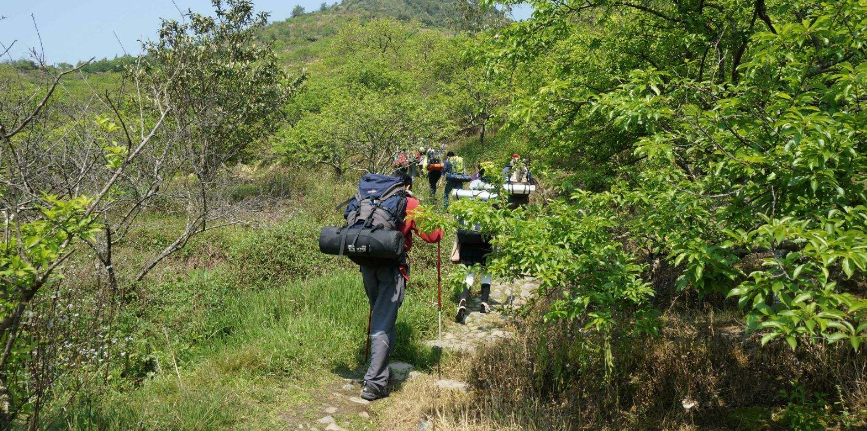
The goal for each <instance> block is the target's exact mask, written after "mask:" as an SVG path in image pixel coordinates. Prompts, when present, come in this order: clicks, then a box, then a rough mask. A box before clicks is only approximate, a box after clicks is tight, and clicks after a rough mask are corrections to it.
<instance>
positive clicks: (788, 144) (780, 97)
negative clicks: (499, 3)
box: [488, 0, 867, 349]
mask: <svg viewBox="0 0 867 431" xmlns="http://www.w3.org/2000/svg"><path fill="white" fill-rule="evenodd" d="M532 3H533V5H534V7H535V8H536V11H535V13H534V16H533V19H531V20H529V21H527V22H523V23H519V24H516V25H514V26H511V27H509V28H507V29H505V30H503V31H502V32H501V33H499V34H498V35H497V36H496V37H494V38H493V39H492V41H491V45H490V47H491V48H490V50H489V51H488V52H489V57H488V58H489V60H488V66H489V67H490V68H491V69H492V71H494V72H495V73H498V75H499V76H500V77H501V79H502V80H504V81H505V82H509V83H510V84H511V85H512V87H513V88H516V95H515V101H514V102H513V103H512V104H511V105H510V106H509V109H508V111H509V114H508V115H509V117H510V121H511V124H512V125H513V126H514V127H520V128H522V129H524V130H525V131H527V132H529V133H530V136H531V139H536V140H538V142H539V144H540V145H539V154H540V155H543V156H544V157H545V159H546V160H547V161H548V162H549V163H550V164H552V165H553V166H555V167H558V168H560V169H561V170H563V171H566V172H569V173H570V179H569V180H567V182H566V183H565V184H564V191H567V192H569V193H570V194H571V195H572V198H571V199H566V200H564V201H563V202H562V203H560V204H557V205H552V208H557V207H558V206H559V205H568V206H570V207H571V208H572V211H573V214H575V217H578V220H580V221H581V223H582V224H583V223H589V224H590V225H591V226H595V227H605V228H604V231H605V232H607V236H606V237H607V238H609V239H610V238H625V239H627V240H626V245H627V253H628V255H631V256H632V257H631V258H628V259H627V260H631V261H640V260H642V259H645V258H646V257H648V256H649V257H650V259H654V258H663V259H666V260H668V261H669V262H670V263H671V264H672V265H673V266H676V267H678V268H681V269H682V271H683V272H682V274H681V276H680V279H679V287H680V288H681V289H685V288H691V289H696V290H697V291H699V292H700V293H701V294H703V295H714V294H722V295H727V296H729V297H736V298H737V299H738V300H739V303H740V305H741V307H742V308H744V310H745V312H746V313H747V323H748V327H749V329H750V330H754V331H759V330H760V331H762V332H763V333H765V334H766V335H765V338H764V339H763V341H765V342H767V341H769V340H771V339H773V338H775V337H781V338H784V339H785V340H786V341H787V342H788V343H789V344H790V345H791V347H792V348H795V347H796V345H797V343H798V342H799V341H806V342H811V341H816V340H818V339H825V340H827V341H831V342H834V341H840V340H846V341H847V342H848V343H850V344H851V346H852V347H853V348H855V349H858V348H859V347H860V345H861V344H862V343H863V342H864V340H865V339H867V301H865V300H864V299H863V294H864V292H863V286H864V285H863V283H864V270H865V266H867V247H865V246H864V243H865V239H867V238H865V222H867V207H865V203H867V202H865V199H867V196H865V184H864V172H865V163H867V159H865V156H864V152H865V135H864V124H865V120H867V118H865V113H864V107H865V105H864V104H865V98H864V91H865V90H867V87H865V84H867V81H865V78H864V77H865V76H867V75H865V70H867V69H865V64H867V63H865V62H864V60H865V58H864V56H865V54H864V46H863V40H862V39H863V36H862V35H863V34H864V32H865V30H867V27H865V25H867V9H865V5H864V4H863V2H858V1H839V2H789V1H785V2H783V1H780V2H776V1H768V2H767V3H766V2H765V1H761V0H760V1H749V2H748V1H724V2H715V3H714V4H710V3H707V4H706V3H705V2H683V3H677V4H669V3H665V2H655V1H642V2H635V3H628V4H627V3H621V2H608V1H591V2H585V1H566V2H549V1H535V2H532ZM513 68H514V69H515V70H517V71H518V72H517V73H515V72H513ZM576 188H579V189H580V188H584V189H589V190H593V191H600V190H604V191H605V192H604V193H602V194H601V195H599V196H597V197H594V198H592V199H591V202H595V201H597V200H598V199H603V200H604V202H601V203H600V204H596V205H593V204H591V203H590V202H588V200H587V196H588V195H586V194H584V193H578V194H574V193H572V192H570V190H574V189H576ZM566 212H567V213H568V212H569V211H566ZM597 217H598V218H599V219H596V218H597ZM513 232H522V230H521V229H514V230H513ZM567 232H568V230H567V229H563V230H562V231H561V233H560V235H561V236H562V237H565V238H568V237H569V236H568V234H567ZM522 235H523V234H522ZM522 240H523V241H525V243H526V241H530V242H531V243H532V242H533V237H532V236H529V237H526V236H523V237H522ZM508 241H509V240H508V239H504V240H503V243H504V244H506V243H508ZM608 244H609V243H608V241H604V240H603V241H597V242H596V244H595V245H592V246H591V250H583V251H582V254H588V253H589V254H591V255H594V254H597V253H601V254H600V256H601V255H604V253H605V252H604V250H605V249H606V248H607V247H609V245H608ZM513 258H525V259H527V262H526V264H525V265H524V266H526V267H528V268H535V270H534V271H532V272H533V273H535V274H538V275H539V276H540V277H544V274H545V273H546V272H550V271H567V272H568V271H570V270H569V268H571V267H572V266H574V265H579V267H580V265H581V260H580V259H576V260H571V261H563V262H554V265H548V263H549V261H550V259H551V258H550V254H549V253H546V254H544V255H542V254H537V255H535V256H523V255H519V256H507V259H513ZM748 258H753V259H758V260H759V261H760V262H761V265H759V266H755V265H752V266H751V265H750V264H749V263H748V261H749V259H748ZM507 261H509V260H507ZM519 262H520V261H519ZM626 268H628V265H627V266H626ZM596 271H602V272H603V273H608V272H609V271H611V272H610V274H611V277H616V276H617V274H619V273H620V272H621V271H623V270H622V269H620V268H619V267H618V268H616V269H610V268H605V267H596ZM632 273H633V275H636V274H637V272H636V270H632ZM597 277H598V276H597ZM570 281H572V282H573V283H578V284H582V280H581V278H580V277H576V278H570ZM598 282H599V280H597V279H596V278H594V279H593V280H592V281H591V284H587V285H584V289H588V290H589V291H590V292H591V293H592V294H594V295H595V294H604V290H598V289H600V288H601V287H602V286H604V284H596V283H598ZM615 284H617V285H618V286H620V288H625V286H627V285H628V284H623V282H622V281H617V282H616V283H615ZM591 297H592V295H591ZM624 299H628V300H629V301H632V300H634V298H633V297H629V298H624ZM567 300H568V301H571V302H572V303H573V304H574V305H575V306H576V307H578V308H574V307H573V308H570V309H567V310H566V311H565V314H564V315H566V316H570V317H581V318H583V319H590V318H593V315H592V313H591V314H588V312H589V311H590V310H586V309H585V307H586V305H585V304H586V303H587V302H586V299H585V295H584V294H581V293H579V294H573V295H571V296H570V297H569V298H568V299H567ZM603 309H607V307H603ZM555 315H561V314H560V312H556V313H555Z"/></svg>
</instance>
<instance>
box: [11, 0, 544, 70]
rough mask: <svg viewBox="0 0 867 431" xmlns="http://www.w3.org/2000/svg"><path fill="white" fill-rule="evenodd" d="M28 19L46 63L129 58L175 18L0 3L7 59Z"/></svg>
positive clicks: (172, 13) (202, 3)
mask: <svg viewBox="0 0 867 431" xmlns="http://www.w3.org/2000/svg"><path fill="white" fill-rule="evenodd" d="M254 2H255V4H256V9H257V10H264V11H269V12H271V19H272V20H284V19H286V18H287V17H289V15H290V13H291V11H292V8H294V7H295V5H298V4H300V5H301V6H303V7H304V8H305V9H307V10H308V11H309V10H316V9H318V8H319V5H320V4H322V0H254ZM335 2H336V0H329V1H328V3H329V4H332V3H335ZM175 3H177V5H178V7H180V9H181V10H183V11H186V10H187V9H193V10H194V11H196V12H209V11H211V10H212V8H211V1H210V0H175ZM31 14H32V15H33V16H34V17H35V18H36V24H37V25H38V27H39V33H40V34H41V35H42V45H43V46H44V49H45V59H46V61H47V62H48V63H59V62H67V63H75V62H76V61H79V60H86V59H89V58H91V57H96V58H97V59H99V58H103V57H108V58H112V57H114V56H115V55H122V54H123V49H122V48H121V44H123V47H124V48H126V51H127V52H129V53H130V54H137V53H138V52H139V46H140V45H139V42H138V41H139V40H142V39H153V38H154V37H155V35H156V31H157V29H158V28H159V25H160V17H166V18H178V17H179V16H180V15H179V13H178V10H177V9H176V8H175V5H174V4H173V3H172V0H0V16H4V17H6V19H3V20H0V43H3V44H4V45H5V46H7V47H8V46H9V44H10V43H12V42H13V41H16V42H15V45H14V46H13V48H12V50H10V55H11V56H12V58H15V59H18V58H22V57H25V56H26V55H27V52H28V50H29V49H30V48H31V47H36V48H38V47H39V38H38V36H37V34H36V30H35V29H34V26H33V19H32V18H31ZM529 14H530V9H529V7H527V6H521V7H518V8H516V9H515V13H514V15H515V18H516V19H525V18H526V17H527V16H529ZM115 33H116V34H117V37H115ZM118 40H120V42H118ZM3 51H5V49H3V48H0V52H3ZM8 58H9V57H8V56H7V57H4V59H8Z"/></svg>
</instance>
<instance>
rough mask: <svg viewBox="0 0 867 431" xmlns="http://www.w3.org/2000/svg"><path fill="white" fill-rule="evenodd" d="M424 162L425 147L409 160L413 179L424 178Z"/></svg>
mask: <svg viewBox="0 0 867 431" xmlns="http://www.w3.org/2000/svg"><path fill="white" fill-rule="evenodd" d="M423 160H424V147H422V148H419V149H418V151H415V154H414V155H412V156H411V157H410V158H409V176H411V177H412V178H413V179H415V178H416V177H423V176H424V170H422V162H423Z"/></svg>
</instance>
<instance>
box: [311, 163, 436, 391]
mask: <svg viewBox="0 0 867 431" xmlns="http://www.w3.org/2000/svg"><path fill="white" fill-rule="evenodd" d="M377 185H381V188H382V187H384V188H385V191H384V192H382V193H379V190H378V189H377V187H376V186H377ZM371 190H372V191H373V192H375V193H376V197H375V198H367V197H366V196H365V195H363V194H362V192H364V193H368V192H369V191H371ZM418 208H419V201H418V200H416V199H415V198H414V197H413V195H412V177H410V176H409V175H407V174H405V173H403V172H399V171H398V172H394V173H393V174H392V176H391V177H387V176H384V175H371V174H368V175H365V176H364V177H363V178H362V181H361V183H360V184H359V194H358V195H356V197H355V198H353V199H352V200H351V201H350V203H349V205H348V206H347V207H346V210H345V211H344V213H343V216H344V218H346V220H347V226H350V227H351V226H364V227H368V228H371V227H372V228H373V231H374V232H375V231H377V230H391V229H393V230H397V231H399V232H400V233H401V234H402V235H403V238H404V249H403V251H402V253H401V254H400V256H399V257H398V258H397V259H389V260H381V259H373V258H362V259H353V261H355V262H356V263H359V266H360V268H361V276H362V278H363V280H364V290H365V291H366V292H367V299H368V301H369V302H370V309H371V313H370V356H369V359H370V366H369V368H368V369H367V373H366V374H365V375H364V389H362V391H361V398H364V399H365V400H369V401H372V400H376V399H379V398H384V397H387V396H388V389H387V387H386V385H387V384H388V378H389V371H388V360H389V358H390V357H391V352H392V351H393V350H394V341H395V329H394V323H395V321H396V320H397V310H398V309H399V308H400V306H401V304H402V303H403V295H404V290H405V289H406V283H407V281H408V280H409V262H408V261H407V253H408V252H409V250H410V249H411V248H412V233H413V232H416V233H417V234H418V235H419V236H420V237H421V239H423V240H424V241H426V242H429V243H435V242H439V241H440V240H442V237H443V232H442V230H439V229H437V230H436V231H434V232H431V233H423V232H419V231H418V229H417V227H416V225H415V221H413V220H407V219H406V215H409V214H412V213H413V212H415V211H417V209H418ZM377 226H379V228H378V227H377ZM356 239H357V236H356ZM356 247H357V245H356ZM320 248H321V246H320Z"/></svg>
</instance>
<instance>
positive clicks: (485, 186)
mask: <svg viewBox="0 0 867 431" xmlns="http://www.w3.org/2000/svg"><path fill="white" fill-rule="evenodd" d="M495 188H497V186H495V185H493V184H491V183H486V182H484V181H479V180H475V181H470V187H469V189H470V190H493V189H495Z"/></svg>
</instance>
